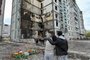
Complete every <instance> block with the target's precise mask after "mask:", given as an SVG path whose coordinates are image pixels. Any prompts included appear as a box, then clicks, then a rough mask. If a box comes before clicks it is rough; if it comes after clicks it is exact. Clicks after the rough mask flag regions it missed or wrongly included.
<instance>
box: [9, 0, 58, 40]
mask: <svg viewBox="0 0 90 60" xmlns="http://www.w3.org/2000/svg"><path fill="white" fill-rule="evenodd" d="M53 5H55V3H54V1H53V0H49V1H47V0H44V1H43V0H13V5H12V21H11V39H12V40H18V39H28V38H32V36H33V35H34V34H35V33H37V35H40V36H41V37H43V36H45V34H44V33H45V31H46V30H52V31H56V30H59V23H58V21H59V20H58V19H59V14H58V13H57V11H59V9H58V7H56V8H55V9H56V10H55V9H54V7H53ZM56 5H57V4H56ZM54 13H55V14H56V15H57V16H54V15H53V14H54ZM54 17H55V18H54ZM55 26H56V27H55Z"/></svg>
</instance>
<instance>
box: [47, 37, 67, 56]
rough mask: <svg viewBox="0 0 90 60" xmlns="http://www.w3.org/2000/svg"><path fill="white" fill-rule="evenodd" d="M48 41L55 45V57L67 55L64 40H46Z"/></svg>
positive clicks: (65, 41)
mask: <svg viewBox="0 0 90 60" xmlns="http://www.w3.org/2000/svg"><path fill="white" fill-rule="evenodd" d="M48 41H49V42H50V43H51V44H52V45H55V54H56V55H57V56H63V55H67V54H68V42H67V40H66V39H62V38H56V40H54V41H53V40H51V39H48Z"/></svg>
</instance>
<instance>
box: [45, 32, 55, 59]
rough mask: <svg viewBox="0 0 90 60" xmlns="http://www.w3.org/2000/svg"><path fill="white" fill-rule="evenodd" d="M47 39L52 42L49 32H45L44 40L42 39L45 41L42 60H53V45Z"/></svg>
mask: <svg viewBox="0 0 90 60" xmlns="http://www.w3.org/2000/svg"><path fill="white" fill-rule="evenodd" d="M48 39H50V40H52V32H50V31H47V32H46V38H44V40H46V41H45V54H44V60H54V51H53V50H54V45H52V44H50V42H49V41H48Z"/></svg>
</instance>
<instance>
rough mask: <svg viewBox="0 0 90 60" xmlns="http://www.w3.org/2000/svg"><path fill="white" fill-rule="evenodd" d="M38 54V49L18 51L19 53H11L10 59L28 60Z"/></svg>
mask: <svg viewBox="0 0 90 60" xmlns="http://www.w3.org/2000/svg"><path fill="white" fill-rule="evenodd" d="M40 52H41V50H40V49H30V50H27V51H26V52H23V51H19V52H16V53H13V54H12V57H13V58H15V59H17V60H20V59H28V58H29V57H30V56H32V55H34V54H39V53H40Z"/></svg>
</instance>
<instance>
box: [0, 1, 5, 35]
mask: <svg viewBox="0 0 90 60" xmlns="http://www.w3.org/2000/svg"><path fill="white" fill-rule="evenodd" d="M1 2H2V5H1V6H0V7H1V15H0V36H2V26H3V20H4V8H5V0H1Z"/></svg>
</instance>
